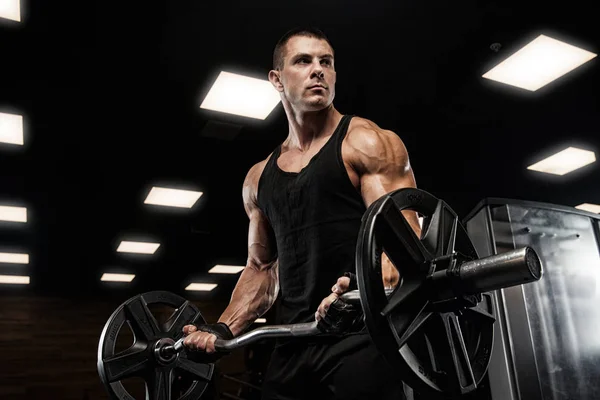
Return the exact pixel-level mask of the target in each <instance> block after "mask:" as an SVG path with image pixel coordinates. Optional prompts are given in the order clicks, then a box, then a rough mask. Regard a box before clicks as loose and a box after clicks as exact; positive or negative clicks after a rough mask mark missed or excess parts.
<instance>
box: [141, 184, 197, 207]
mask: <svg viewBox="0 0 600 400" xmlns="http://www.w3.org/2000/svg"><path fill="white" fill-rule="evenodd" d="M200 196H202V192H194V191H191V190H179V189H168V188H161V187H153V188H152V190H150V193H149V194H148V197H146V200H145V201H144V203H145V204H154V205H158V206H169V207H180V208H192V207H193V206H194V204H196V201H198V199H199V198H200Z"/></svg>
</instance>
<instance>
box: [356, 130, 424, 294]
mask: <svg viewBox="0 0 600 400" xmlns="http://www.w3.org/2000/svg"><path fill="white" fill-rule="evenodd" d="M348 145H349V147H350V148H351V149H352V152H351V154H352V156H351V158H350V160H351V163H352V166H353V168H354V169H355V171H356V172H357V174H358V176H359V179H360V192H361V195H362V198H363V200H364V202H365V205H366V207H367V208H368V207H369V206H370V205H371V204H372V203H373V202H375V201H376V200H377V199H379V198H380V197H382V196H384V195H385V194H387V193H390V192H392V191H394V190H397V189H402V188H411V187H412V188H414V187H416V180H415V176H414V172H413V169H412V167H411V164H410V159H409V156H408V151H407V150H406V147H405V146H404V143H403V142H402V139H400V137H398V135H396V134H395V133H394V132H392V131H389V130H382V129H379V128H377V127H363V128H358V129H356V130H354V131H352V133H351V134H349V135H348ZM402 214H403V216H404V218H406V221H407V222H408V223H409V224H410V226H411V228H412V229H413V231H414V232H415V234H416V235H417V237H419V236H420V235H421V226H420V224H419V219H418V217H417V213H416V212H415V211H411V210H403V211H402ZM381 268H382V275H383V281H384V282H383V284H384V285H385V287H386V288H392V287H395V286H396V285H397V284H398V281H399V275H398V271H397V269H396V268H395V267H394V265H393V264H392V263H391V262H390V261H389V259H388V258H387V256H386V255H385V254H383V257H382V265H381Z"/></svg>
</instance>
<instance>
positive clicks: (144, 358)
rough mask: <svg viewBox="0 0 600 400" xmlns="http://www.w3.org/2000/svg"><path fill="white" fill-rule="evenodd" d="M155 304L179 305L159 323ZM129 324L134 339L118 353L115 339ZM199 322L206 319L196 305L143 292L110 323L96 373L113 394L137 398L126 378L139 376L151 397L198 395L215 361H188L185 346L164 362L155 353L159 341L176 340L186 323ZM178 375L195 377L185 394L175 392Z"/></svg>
mask: <svg viewBox="0 0 600 400" xmlns="http://www.w3.org/2000/svg"><path fill="white" fill-rule="evenodd" d="M156 304H160V305H165V306H169V307H171V308H173V309H175V311H174V312H173V313H172V314H171V316H170V317H169V318H168V319H167V321H166V322H165V323H164V324H159V323H158V322H157V320H156V317H155V316H154V315H153V313H152V312H151V311H150V308H149V306H152V305H156ZM125 323H127V324H128V325H129V327H130V328H131V331H132V332H133V336H134V343H133V345H131V347H129V348H128V349H126V350H124V351H121V352H119V353H117V354H116V353H115V346H116V343H117V339H118V337H119V334H120V333H121V330H122V329H123V328H124V326H125V325H124V324H125ZM196 323H197V324H201V323H205V320H204V318H203V317H202V315H201V314H200V312H199V311H198V308H197V307H196V306H195V305H194V304H192V303H190V302H188V301H186V300H185V299H184V298H182V297H180V296H178V295H176V294H174V293H170V292H164V291H154V292H148V293H143V294H140V295H138V296H135V297H132V298H131V299H129V300H127V301H126V302H124V303H123V304H121V305H120V306H119V307H118V308H117V309H116V310H115V312H113V314H112V315H111V316H110V318H109V319H108V321H107V322H106V324H105V326H104V329H103V331H102V334H101V336H100V341H99V344H98V374H99V375H100V380H101V381H102V383H103V384H104V386H105V387H106V390H107V391H108V393H109V395H110V396H111V398H113V399H120V400H134V397H133V396H132V395H131V394H130V393H129V392H128V391H127V390H126V389H125V387H124V385H123V382H122V381H123V380H125V379H127V378H131V377H139V378H142V379H143V380H144V381H145V386H146V399H148V400H166V399H169V400H171V399H173V400H175V399H179V400H192V399H193V400H196V399H199V398H200V397H201V396H202V393H204V391H205V389H206V387H207V386H208V383H209V382H210V380H211V378H212V374H213V370H214V364H202V363H197V362H193V361H190V360H188V358H187V355H186V353H185V351H183V352H181V353H179V355H178V356H177V357H176V358H175V359H174V360H173V361H172V362H170V363H166V364H165V363H164V362H163V363H159V362H158V360H157V359H156V358H155V354H154V344H155V343H156V342H157V341H158V340H160V339H166V338H168V339H171V340H173V341H177V340H178V339H179V338H181V337H182V336H183V332H182V328H183V326H185V325H187V324H196ZM179 378H182V379H184V380H189V381H190V382H191V383H190V385H189V387H188V389H187V390H186V391H185V393H183V394H180V393H173V392H174V391H175V390H174V389H175V386H176V385H174V384H173V381H174V380H175V379H179Z"/></svg>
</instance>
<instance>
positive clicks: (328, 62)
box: [321, 60, 331, 65]
mask: <svg viewBox="0 0 600 400" xmlns="http://www.w3.org/2000/svg"><path fill="white" fill-rule="evenodd" d="M321 63H324V64H327V65H331V60H322V61H321Z"/></svg>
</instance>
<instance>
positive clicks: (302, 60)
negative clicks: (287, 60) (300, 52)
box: [297, 58, 309, 63]
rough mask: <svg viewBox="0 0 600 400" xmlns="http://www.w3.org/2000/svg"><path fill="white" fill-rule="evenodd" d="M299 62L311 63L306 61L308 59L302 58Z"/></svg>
mask: <svg viewBox="0 0 600 400" xmlns="http://www.w3.org/2000/svg"><path fill="white" fill-rule="evenodd" d="M297 62H299V63H307V62H309V61H308V59H306V58H301V59H299V60H298V61H297Z"/></svg>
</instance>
